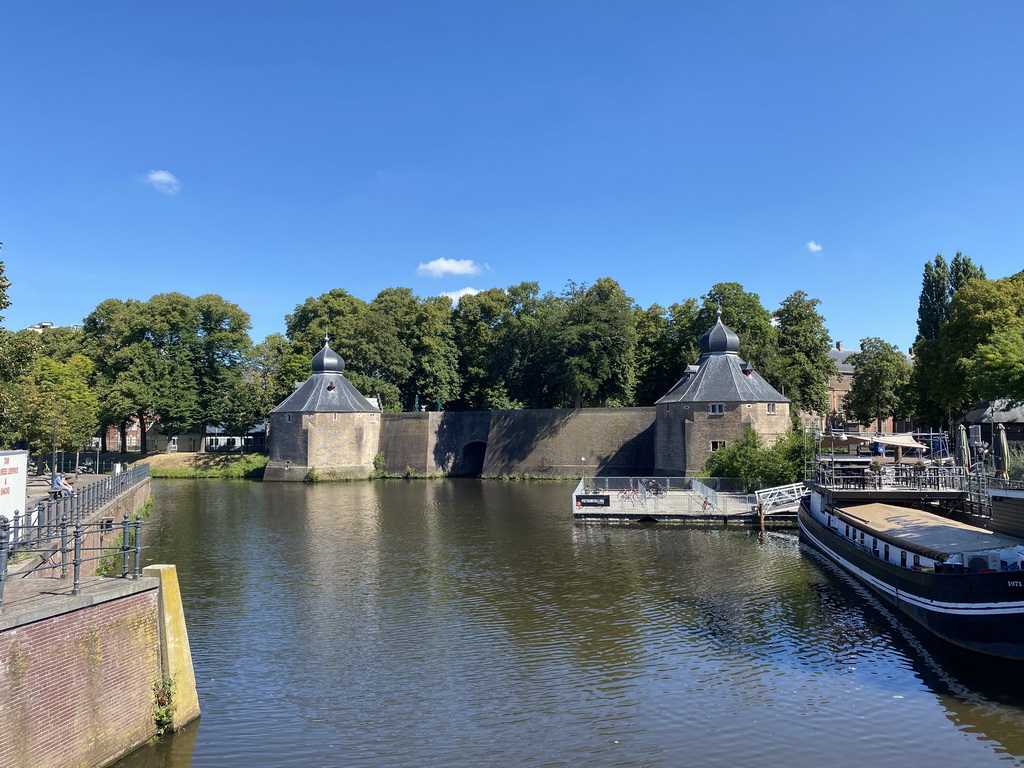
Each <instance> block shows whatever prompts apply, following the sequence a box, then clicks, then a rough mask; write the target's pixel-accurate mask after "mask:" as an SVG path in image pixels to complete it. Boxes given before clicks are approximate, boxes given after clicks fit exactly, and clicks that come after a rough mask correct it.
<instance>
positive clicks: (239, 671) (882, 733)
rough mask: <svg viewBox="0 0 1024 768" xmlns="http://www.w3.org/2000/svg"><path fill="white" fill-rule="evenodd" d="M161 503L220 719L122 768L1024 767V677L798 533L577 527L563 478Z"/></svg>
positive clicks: (165, 553) (160, 489)
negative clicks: (897, 612) (962, 645)
mask: <svg viewBox="0 0 1024 768" xmlns="http://www.w3.org/2000/svg"><path fill="white" fill-rule="evenodd" d="M154 486H155V487H154V492H155V502H156V503H155V508H156V511H155V514H154V516H153V525H152V526H150V527H149V529H148V530H147V534H148V537H149V543H150V544H151V545H152V548H151V549H150V550H149V551H148V553H147V558H148V559H149V560H150V561H151V562H173V563H176V564H177V566H178V575H179V580H180V583H181V588H182V592H183V597H184V600H185V610H186V614H187V618H188V622H189V635H190V639H191V644H192V653H193V659H194V663H195V667H196V677H197V682H198V685H199V695H200V699H201V704H202V708H203V716H202V718H201V720H200V721H199V723H198V724H197V725H195V726H193V727H191V728H188V729H186V730H185V731H183V732H181V733H179V734H177V735H175V736H173V737H171V738H168V739H165V740H164V741H163V742H161V743H160V744H157V745H154V746H150V747H146V748H145V749H143V750H140V751H139V752H138V753H136V754H134V755H132V756H130V757H129V758H127V759H125V760H123V761H121V762H120V763H118V765H117V768H156V767H158V766H159V767H160V768H187V767H189V766H195V767H196V768H198V767H199V766H211V767H212V766H217V767H218V768H220V767H231V766H239V767H242V766H316V765H321V766H368V767H369V766H438V767H440V766H445V767H446V768H447V767H458V766H467V767H468V766H521V765H526V766H529V765H535V766H638V767H639V766H645V767H648V768H661V767H664V768H669V767H670V766H673V767H674V766H679V765H702V766H717V765H722V766H725V765H729V766H735V765H754V764H758V765H787V766H820V765H822V764H828V765H832V766H851V768H853V767H856V768H863V766H864V765H876V766H887V765H897V764H904V763H907V762H909V761H927V762H929V763H933V764H937V763H942V764H964V765H972V766H977V765H996V764H999V765H1007V764H1008V763H1009V764H1020V763H1021V762H1022V761H1024V694H1022V693H1021V692H1022V691H1024V688H1022V687H1021V682H1022V681H1024V673H1022V672H1021V670H1020V669H1018V668H1017V667H1015V666H1011V665H1008V664H1007V663H1006V662H1002V661H994V660H988V659H984V658H983V657H977V656H972V655H966V654H962V653H956V652H951V651H949V649H947V648H946V647H945V646H943V645H940V644H937V643H935V642H933V641H931V640H930V639H929V638H927V637H921V636H919V635H918V634H916V633H915V632H913V631H912V630H910V629H908V628H906V627H905V626H904V625H902V624H901V623H900V622H898V621H897V620H896V619H895V618H894V617H893V616H892V615H891V613H889V612H888V611H887V610H886V609H885V608H884V607H883V606H881V605H880V604H879V603H878V602H877V601H875V600H874V599H872V598H871V597H870V595H868V594H866V593H865V592H863V590H861V589H859V588H858V587H856V586H854V585H851V584H850V583H849V582H848V581H847V580H846V579H845V578H844V577H843V576H841V575H839V574H836V573H834V572H833V571H831V570H830V569H829V567H828V566H827V564H825V563H823V562H821V561H820V560H819V559H817V558H816V557H815V556H814V554H813V553H812V552H810V551H809V550H806V549H805V548H804V547H802V546H801V545H800V544H799V542H798V540H797V538H796V535H795V532H794V533H792V534H791V533H778V532H774V533H767V534H759V533H757V532H755V531H740V530H684V529H669V528H664V529H662V528H657V527H655V528H605V527H598V526H574V525H573V523H572V520H571V513H570V510H569V506H568V502H567V499H568V498H569V493H570V491H571V485H568V484H563V483H501V482H487V481H475V480H463V481H458V480H449V481H412V482H406V481H389V482H379V483H343V484H337V485H316V486H309V485H299V484H296V485H292V484H260V483H239V482H216V481H200V482H192V481H162V482H156V483H155V484H154Z"/></svg>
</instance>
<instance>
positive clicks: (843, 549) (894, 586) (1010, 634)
mask: <svg viewBox="0 0 1024 768" xmlns="http://www.w3.org/2000/svg"><path fill="white" fill-rule="evenodd" d="M797 519H798V522H799V526H800V535H801V538H803V539H804V540H805V541H806V542H807V543H809V544H810V545H811V546H813V547H814V548H815V549H818V550H819V551H821V552H822V553H823V554H824V555H826V556H827V557H828V558H829V559H831V560H832V561H834V562H835V563H836V564H838V565H839V566H840V567H842V568H843V569H844V570H845V571H847V572H848V573H850V574H851V575H853V576H855V577H856V578H857V579H859V580H860V581H862V582H863V583H864V584H866V585H867V586H868V587H870V588H871V589H872V590H873V591H874V592H876V593H877V594H878V595H879V596H881V597H882V598H883V599H884V600H886V601H887V602H888V603H890V604H891V605H893V606H894V607H895V608H896V609H897V610H898V611H899V612H900V613H901V614H903V615H904V616H907V617H908V618H910V619H912V620H913V621H915V622H917V623H918V624H920V625H921V626H923V627H925V628H926V629H928V630H929V631H930V632H932V633H934V634H935V635H937V636H938V637H940V638H942V639H943V640H946V641H948V642H950V643H953V644H955V645H958V646H960V647H962V648H967V649H969V650H972V651H977V652H979V653H984V654H988V655H991V656H999V657H1001V658H1009V659H1016V660H1019V661H1024V572H1021V571H996V572H992V573H961V574H946V573H934V572H928V571H915V570H909V569H907V568H903V567H901V566H899V565H896V564H894V563H889V562H886V561H885V560H883V559H881V558H879V557H878V556H876V555H874V554H872V553H871V552H870V551H867V550H865V549H862V548H861V547H859V546H857V545H856V544H854V543H852V542H850V541H849V540H848V539H846V538H845V537H843V536H840V535H839V534H838V533H837V532H835V531H833V530H832V529H830V528H829V527H828V526H827V525H825V524H824V523H823V522H822V520H820V519H818V518H817V517H816V516H815V515H813V514H812V513H811V512H810V511H809V510H808V509H807V508H806V506H802V507H801V509H800V512H799V515H798V518H797Z"/></svg>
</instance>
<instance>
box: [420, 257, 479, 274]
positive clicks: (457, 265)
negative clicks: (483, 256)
mask: <svg viewBox="0 0 1024 768" xmlns="http://www.w3.org/2000/svg"><path fill="white" fill-rule="evenodd" d="M416 274H417V275H429V276H430V277H444V276H445V275H478V274H480V267H478V266H477V265H476V264H475V263H473V260H472V259H434V260H433V261H428V262H427V263H426V264H422V263H421V264H420V265H419V266H418V267H416Z"/></svg>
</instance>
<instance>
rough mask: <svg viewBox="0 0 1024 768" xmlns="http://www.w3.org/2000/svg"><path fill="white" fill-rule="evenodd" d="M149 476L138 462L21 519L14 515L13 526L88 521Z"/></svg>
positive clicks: (46, 503)
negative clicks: (63, 521)
mask: <svg viewBox="0 0 1024 768" xmlns="http://www.w3.org/2000/svg"><path fill="white" fill-rule="evenodd" d="M148 477H149V465H148V464H139V465H137V466H134V467H130V468H129V469H127V470H125V471H124V472H121V473H120V474H117V475H108V476H106V477H103V479H102V480H97V481H96V482H94V483H90V484H89V485H86V486H83V487H82V488H80V489H79V490H77V491H75V493H74V495H70V494H66V493H65V494H63V495H60V496H57V497H56V498H49V499H46V500H44V501H40V502H38V503H37V504H36V505H35V507H33V508H32V509H27V510H25V513H24V515H22V516H21V517H22V519H21V520H20V521H19V519H18V518H19V515H17V514H15V516H14V520H13V522H14V526H15V528H18V526H19V525H20V526H21V527H24V528H29V527H32V526H36V527H43V526H46V525H52V524H54V523H56V521H58V520H60V518H61V517H62V516H65V515H66V516H67V518H68V520H70V521H71V522H73V523H76V522H78V521H80V520H87V519H88V518H89V517H91V516H92V515H93V514H95V513H96V512H98V511H99V510H100V509H102V508H103V507H105V506H106V505H107V504H109V503H110V502H111V501H113V500H114V499H116V498H117V497H118V496H120V495H121V494H122V493H124V492H125V491H127V490H129V489H130V488H134V487H135V486H136V485H138V484H139V483H141V482H143V481H144V480H146V478H148Z"/></svg>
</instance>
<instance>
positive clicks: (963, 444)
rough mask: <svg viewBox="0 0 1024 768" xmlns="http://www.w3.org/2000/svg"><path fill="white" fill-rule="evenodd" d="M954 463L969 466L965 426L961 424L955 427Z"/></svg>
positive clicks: (969, 457)
mask: <svg viewBox="0 0 1024 768" xmlns="http://www.w3.org/2000/svg"><path fill="white" fill-rule="evenodd" d="M956 463H957V464H959V465H960V466H961V467H968V468H970V466H971V451H970V449H969V448H968V447H967V427H965V426H964V425H963V424H958V425H957V427H956Z"/></svg>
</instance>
